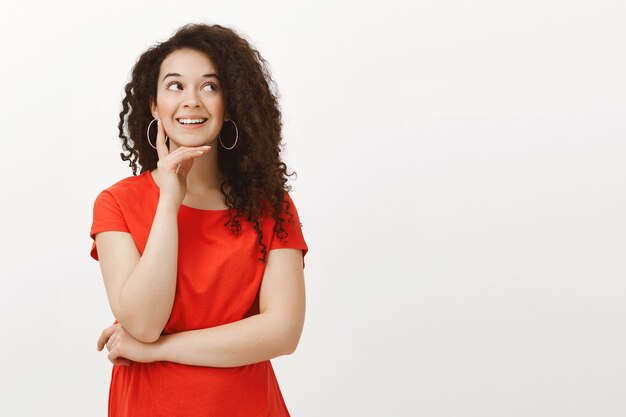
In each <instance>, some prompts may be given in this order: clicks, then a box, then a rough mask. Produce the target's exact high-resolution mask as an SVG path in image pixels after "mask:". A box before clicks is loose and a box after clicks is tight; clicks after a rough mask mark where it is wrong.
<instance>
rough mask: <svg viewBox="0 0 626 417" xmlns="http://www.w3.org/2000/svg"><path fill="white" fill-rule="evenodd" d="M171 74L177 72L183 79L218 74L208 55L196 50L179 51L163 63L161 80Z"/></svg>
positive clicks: (166, 58)
mask: <svg viewBox="0 0 626 417" xmlns="http://www.w3.org/2000/svg"><path fill="white" fill-rule="evenodd" d="M170 72H176V73H178V74H180V75H181V77H200V76H202V74H206V73H207V72H216V68H215V65H214V64H213V61H212V60H211V58H209V57H208V56H207V54H205V53H203V52H200V51H196V50H194V49H178V50H176V51H174V52H171V53H170V54H169V55H168V56H166V57H165V59H164V60H163V62H162V63H161V67H160V69H159V79H162V78H163V75H165V74H167V73H170Z"/></svg>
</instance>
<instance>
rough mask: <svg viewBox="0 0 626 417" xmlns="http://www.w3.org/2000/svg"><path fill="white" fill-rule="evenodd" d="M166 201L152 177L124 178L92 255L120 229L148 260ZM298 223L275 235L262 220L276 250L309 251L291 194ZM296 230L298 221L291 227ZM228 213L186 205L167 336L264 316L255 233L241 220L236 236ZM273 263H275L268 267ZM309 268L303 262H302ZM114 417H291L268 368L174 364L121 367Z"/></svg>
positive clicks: (100, 223) (99, 226)
mask: <svg viewBox="0 0 626 417" xmlns="http://www.w3.org/2000/svg"><path fill="white" fill-rule="evenodd" d="M158 200H159V188H158V186H157V185H156V183H155V182H154V180H153V178H152V174H151V173H150V171H145V172H143V173H141V174H139V175H136V176H130V177H127V178H124V179H122V180H120V181H118V182H117V183H115V184H113V185H112V186H110V187H109V188H107V189H105V190H103V191H102V192H101V193H100V194H99V195H98V196H97V198H96V200H95V203H94V208H93V224H92V226H91V231H90V236H91V238H92V239H94V241H93V243H92V248H91V256H92V257H93V258H94V259H96V260H98V252H97V248H96V242H95V234H96V233H98V232H102V231H106V230H117V231H123V232H128V233H130V234H131V236H132V238H133V240H134V241H135V244H136V245H137V248H138V249H139V253H143V251H144V248H145V246H146V242H147V240H148V235H149V233H150V228H151V225H152V221H153V219H154V215H155V213H156V208H157V203H158ZM285 201H289V202H290V203H291V206H290V207H289V213H290V214H293V217H292V218H291V217H290V216H289V215H285V214H283V215H281V218H283V219H284V220H285V221H284V222H283V227H284V229H285V230H286V231H287V233H288V236H287V237H286V238H285V239H284V240H280V239H279V237H278V236H277V235H276V234H275V233H274V232H273V227H274V224H275V221H274V220H273V218H272V216H271V215H267V216H265V217H263V225H262V230H263V243H264V244H265V248H266V250H267V251H268V253H267V255H266V256H269V251H270V250H271V249H277V248H297V249H302V254H303V259H304V255H305V254H306V253H307V251H308V247H307V245H306V243H305V241H304V236H303V234H302V228H301V224H300V220H299V217H298V213H297V210H296V207H295V205H294V203H293V200H292V199H291V197H290V195H289V194H288V193H285ZM290 218H291V219H292V220H293V222H291V223H290V222H289V219H290ZM228 219H229V214H228V210H227V209H224V210H202V209H196V208H192V207H189V206H185V205H181V206H180V209H179V211H178V236H179V238H178V272H177V281H176V296H175V299H174V306H173V308H172V313H171V315H170V318H169V320H168V322H167V324H166V326H165V328H164V330H163V333H164V334H171V333H178V332H183V331H187V330H195V329H204V328H209V327H214V326H219V325H222V324H227V323H231V322H235V321H238V320H241V319H244V318H246V317H249V316H251V315H254V314H258V313H259V304H258V301H259V300H258V298H257V295H258V291H259V288H260V285H261V280H262V278H263V272H264V270H265V264H264V263H262V262H260V261H259V260H258V259H259V258H260V257H262V255H261V252H260V245H259V244H258V241H257V239H258V235H257V232H256V231H255V230H254V226H253V224H251V223H249V222H248V221H247V220H246V219H247V218H246V217H244V216H239V217H238V219H239V224H240V225H241V231H240V233H239V234H238V235H234V234H232V233H231V231H230V230H229V226H230V225H229V226H224V223H226V222H227V221H228ZM266 259H267V258H266ZM303 267H304V260H303ZM108 415H109V417H127V416H128V417H136V416H150V417H158V416H163V417H173V416H184V417H195V416H198V417H200V416H202V417H207V416H211V417H218V416H224V417H236V416H242V417H244V416H245V417H268V416H272V417H285V416H289V411H288V410H287V407H286V405H285V402H284V400H283V397H282V394H281V391H280V387H279V385H278V381H277V380H276V376H275V374H274V369H273V368H272V364H271V362H270V361H269V360H267V361H264V362H259V363H255V364H250V365H245V366H237V367H230V368H218V367H204V366H192V365H184V364H179V363H175V362H168V361H158V362H152V363H139V362H131V365H130V366H120V365H114V366H113V370H112V376H111V385H110V389H109V414H108Z"/></svg>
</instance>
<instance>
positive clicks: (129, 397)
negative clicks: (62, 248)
mask: <svg viewBox="0 0 626 417" xmlns="http://www.w3.org/2000/svg"><path fill="white" fill-rule="evenodd" d="M265 64H266V61H265V60H264V59H263V58H262V57H261V55H260V54H259V53H258V52H257V51H256V50H255V49H254V48H252V47H251V46H250V44H249V43H248V42H247V41H246V40H245V39H244V38H242V37H241V36H239V35H238V34H237V33H236V32H235V31H234V30H232V29H228V28H225V27H222V26H219V25H213V26H208V25H202V24H190V25H186V26H183V27H182V28H180V29H179V30H178V31H177V32H176V33H175V34H174V36H173V37H172V38H170V39H169V40H167V41H166V42H163V43H159V44H157V45H155V46H153V47H151V48H149V49H148V50H147V51H146V52H144V53H143V54H142V55H141V56H140V57H139V60H138V61H137V63H136V64H135V66H134V69H133V71H132V79H131V81H130V82H129V83H128V84H127V85H126V88H125V91H126V96H125V98H124V100H123V102H122V107H123V110H122V112H121V113H120V123H119V131H120V138H121V139H122V147H123V149H124V151H125V152H126V154H124V153H122V154H121V156H122V160H125V161H130V163H129V165H130V166H131V167H132V169H133V175H132V176H129V177H127V178H124V179H122V180H120V181H118V182H116V183H115V184H113V185H111V186H110V187H108V188H106V189H105V190H103V191H102V192H100V194H99V195H98V196H97V197H96V200H95V203H94V210H93V224H92V227H91V231H90V236H91V237H92V239H94V241H93V244H92V249H91V256H92V257H93V258H94V259H96V260H98V261H99V263H100V268H101V271H102V276H103V279H104V283H105V288H106V292H107V296H108V300H109V303H110V305H111V310H112V312H113V315H114V316H115V319H116V320H115V322H114V324H113V325H112V326H110V327H108V328H106V329H104V331H103V332H102V334H101V336H100V338H99V340H98V346H97V347H98V350H102V349H103V348H104V346H106V347H107V349H108V351H109V354H108V358H109V360H110V361H111V362H112V363H113V370H112V376H111V385H110V392H109V414H108V415H109V416H116V417H121V416H155V417H156V416H167V417H173V416H185V417H193V416H202V417H206V416H228V417H234V416H246V417H252V416H259V417H261V416H262V417H265V416H274V417H278V416H289V412H288V410H287V407H286V405H285V403H284V401H283V397H282V394H281V391H280V388H279V385H278V382H277V380H276V377H275V374H274V371H273V368H272V364H271V362H270V359H272V358H275V357H277V356H281V355H287V354H291V353H293V352H294V351H295V349H296V347H297V345H298V341H299V339H300V335H301V333H302V328H303V325H304V316H305V287H304V272H303V270H304V255H305V254H306V253H307V251H308V247H307V245H306V243H305V240H304V236H303V234H302V228H301V226H302V225H301V224H300V220H299V217H298V213H297V210H296V207H295V205H294V203H293V200H292V199H291V197H290V195H289V191H290V187H289V186H286V182H287V178H286V177H287V176H290V175H293V174H289V175H287V171H286V165H285V164H284V163H283V162H282V161H281V159H280V151H281V149H280V147H281V114H280V111H279V108H278V103H277V98H276V96H277V95H276V94H275V93H274V92H273V90H272V89H271V88H270V83H273V80H272V79H271V76H270V74H269V71H268V70H267V68H266V66H265ZM137 164H139V165H140V166H141V170H140V174H139V175H137V172H136V170H137Z"/></svg>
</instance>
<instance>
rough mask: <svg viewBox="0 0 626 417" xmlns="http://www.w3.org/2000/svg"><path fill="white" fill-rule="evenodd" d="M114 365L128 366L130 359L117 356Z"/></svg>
mask: <svg viewBox="0 0 626 417" xmlns="http://www.w3.org/2000/svg"><path fill="white" fill-rule="evenodd" d="M115 365H120V366H129V365H130V360H128V359H126V358H122V357H119V358H117V359H116V360H115Z"/></svg>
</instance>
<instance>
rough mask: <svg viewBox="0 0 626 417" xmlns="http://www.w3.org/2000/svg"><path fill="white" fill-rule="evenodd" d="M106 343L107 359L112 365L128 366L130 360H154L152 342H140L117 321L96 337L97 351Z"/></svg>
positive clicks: (144, 361) (146, 361)
mask: <svg viewBox="0 0 626 417" xmlns="http://www.w3.org/2000/svg"><path fill="white" fill-rule="evenodd" d="M105 345H106V347H107V349H108V351H109V355H108V358H109V361H111V363H113V364H114V365H122V366H128V365H130V364H131V361H135V362H143V363H149V362H154V361H155V359H154V355H153V353H154V349H155V346H154V344H152V343H144V342H141V341H139V340H137V339H135V338H134V337H132V336H131V335H130V334H129V333H128V332H127V331H126V330H125V329H124V328H123V327H122V325H121V324H119V323H115V324H113V325H111V326H109V327H107V328H106V329H104V330H103V331H102V333H101V334H100V338H99V339H98V351H100V350H102V349H103V348H104V346H105Z"/></svg>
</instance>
